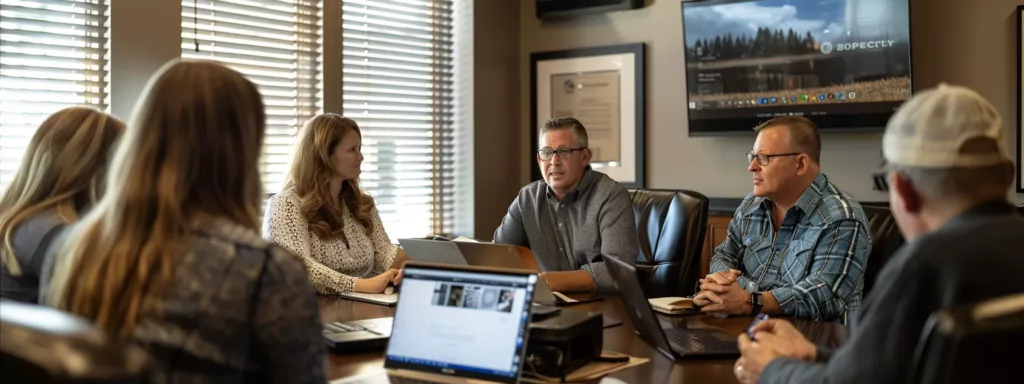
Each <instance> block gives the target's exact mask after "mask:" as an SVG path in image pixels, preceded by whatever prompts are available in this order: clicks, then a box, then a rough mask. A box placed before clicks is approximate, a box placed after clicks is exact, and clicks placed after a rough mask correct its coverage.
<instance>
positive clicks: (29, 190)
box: [0, 107, 124, 303]
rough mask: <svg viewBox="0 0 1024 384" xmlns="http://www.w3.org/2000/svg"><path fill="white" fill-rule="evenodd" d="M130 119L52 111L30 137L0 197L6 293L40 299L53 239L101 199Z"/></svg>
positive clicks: (1, 292) (81, 110)
mask: <svg viewBox="0 0 1024 384" xmlns="http://www.w3.org/2000/svg"><path fill="white" fill-rule="evenodd" d="M123 132H124V123H122V122H121V120H118V119H116V118H114V117H112V116H110V115H108V114H106V113H103V112H100V111H98V110H95V109H93V108H88V107H69V108H65V109H62V110H60V111H58V112H57V113H54V114H53V115H50V117H48V118H47V119H46V120H45V121H43V124H42V125H40V126H39V129H37V130H36V132H35V134H33V135H32V140H31V141H29V143H28V148H27V149H26V151H25V156H24V158H23V159H22V161H21V166H19V168H18V172H17V173H16V174H15V175H14V180H13V181H12V182H11V185H10V186H9V187H7V190H6V191H4V194H3V197H0V212H2V214H0V240H2V243H0V259H2V261H3V263H2V264H0V297H3V298H6V299H12V300H18V301H23V302H27V303H37V302H39V276H40V274H41V273H42V269H43V260H44V259H45V256H46V252H47V250H48V249H49V247H50V244H51V242H53V240H54V238H55V237H56V236H57V235H58V234H59V233H60V231H61V229H63V228H64V227H65V226H66V225H68V224H71V223H74V222H75V221H77V220H78V217H79V216H80V215H81V214H83V213H85V211H86V210H87V209H89V208H90V207H92V205H93V204H95V203H96V200H97V199H99V196H100V194H101V189H102V188H101V186H102V183H103V177H104V175H105V174H106V167H107V162H109V161H110V154H111V153H112V152H113V148H114V143H115V142H116V141H117V139H118V137H120V136H121V133H123Z"/></svg>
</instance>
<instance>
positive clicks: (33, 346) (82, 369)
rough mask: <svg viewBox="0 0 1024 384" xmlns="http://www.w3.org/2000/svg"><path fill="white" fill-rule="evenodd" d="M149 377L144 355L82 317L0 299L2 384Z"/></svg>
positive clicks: (92, 383)
mask: <svg viewBox="0 0 1024 384" xmlns="http://www.w3.org/2000/svg"><path fill="white" fill-rule="evenodd" d="M147 372H148V370H147V358H146V353H145V351H143V350H142V349H141V348H139V347H137V346H133V345H131V344H128V343H126V342H123V341H118V340H114V339H112V338H110V337H107V336H106V335H105V334H104V333H103V332H101V331H99V330H97V329H96V328H94V327H92V325H90V324H89V323H88V322H86V321H85V320H82V319H81V318H78V317H76V316H73V315H70V314H67V313H64V312H61V311H58V310H56V309H53V308H49V307H44V306H40V305H33V304H25V303H21V302H17V301H11V300H0V377H3V379H4V382H11V383H90V384H99V383H103V384H107V383H144V382H146V374H147ZM11 379H13V380H11ZM8 380H10V381H8Z"/></svg>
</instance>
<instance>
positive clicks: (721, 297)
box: [693, 269, 751, 315]
mask: <svg viewBox="0 0 1024 384" xmlns="http://www.w3.org/2000/svg"><path fill="white" fill-rule="evenodd" d="M741 274H742V272H740V271H739V270H735V269H730V270H727V271H720V272H715V273H712V274H710V275H708V276H707V277H705V278H703V279H700V293H697V295H696V296H694V297H693V302H694V304H697V305H699V306H700V311H701V312H704V313H720V314H729V315H749V314H750V310H751V305H750V304H749V303H748V302H747V299H748V298H749V294H748V293H747V291H745V290H743V287H740V284H739V283H738V282H736V280H737V279H739V277H740V275H741Z"/></svg>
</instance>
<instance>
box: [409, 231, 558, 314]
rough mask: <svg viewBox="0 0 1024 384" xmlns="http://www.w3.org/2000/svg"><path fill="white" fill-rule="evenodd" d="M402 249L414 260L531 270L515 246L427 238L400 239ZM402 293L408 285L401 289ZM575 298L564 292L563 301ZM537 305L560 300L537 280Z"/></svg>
mask: <svg viewBox="0 0 1024 384" xmlns="http://www.w3.org/2000/svg"><path fill="white" fill-rule="evenodd" d="M398 243H399V244H401V245H402V249H404V250H405V253H406V254H407V255H409V259H410V260H413V261H422V262H428V263H440V264H450V265H473V266H479V267H493V268H511V269H530V267H529V266H527V265H526V263H524V262H523V259H522V258H520V256H519V251H517V250H516V247H515V246H514V245H506V244H495V243H484V242H465V241H438V240H425V239H398ZM402 289H403V292H404V290H405V288H402ZM571 300H572V299H569V298H568V297H565V296H564V295H563V298H562V301H566V302H570V301H571ZM533 302H534V303H536V304H541V305H547V306H555V305H557V304H558V303H559V302H560V300H559V298H558V297H557V296H555V294H554V293H553V292H552V291H551V289H550V288H549V287H548V284H547V283H546V282H544V279H539V280H538V281H537V292H536V293H535V294H534V295H533Z"/></svg>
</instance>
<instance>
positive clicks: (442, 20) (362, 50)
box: [342, 0, 455, 239]
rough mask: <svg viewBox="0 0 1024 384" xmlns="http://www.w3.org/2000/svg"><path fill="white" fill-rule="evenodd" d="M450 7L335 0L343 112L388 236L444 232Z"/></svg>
mask: <svg viewBox="0 0 1024 384" xmlns="http://www.w3.org/2000/svg"><path fill="white" fill-rule="evenodd" d="M452 13H453V11H452V1H451V0H342V34H343V36H342V41H343V42H342V51H343V53H342V60H343V66H342V73H343V75H342V76H343V88H342V90H343V93H342V94H343V99H344V114H345V116H348V117H351V118H353V119H354V120H356V121H357V122H358V123H359V126H360V128H362V132H363V155H364V156H365V158H366V159H365V161H364V162H363V174H362V177H361V179H362V186H363V188H364V189H365V190H366V191H367V192H368V193H369V194H370V195H372V196H373V197H374V199H376V201H377V207H378V209H379V211H380V214H381V220H382V221H383V222H384V226H385V228H386V229H387V231H388V235H390V236H391V238H392V239H397V238H404V237H420V236H426V235H430V234H450V233H451V228H452V217H453V212H454V211H453V204H454V190H453V189H454V183H455V179H454V167H455V164H454V162H453V161H452V159H453V158H454V147H453V130H454V113H453V112H454V106H453V105H452V100H453V88H454V84H453V82H454V76H453V65H454V63H453V57H452V56H453V54H452V51H453V44H452V27H453V20H452V16H453V15H452Z"/></svg>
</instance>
